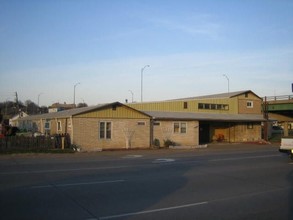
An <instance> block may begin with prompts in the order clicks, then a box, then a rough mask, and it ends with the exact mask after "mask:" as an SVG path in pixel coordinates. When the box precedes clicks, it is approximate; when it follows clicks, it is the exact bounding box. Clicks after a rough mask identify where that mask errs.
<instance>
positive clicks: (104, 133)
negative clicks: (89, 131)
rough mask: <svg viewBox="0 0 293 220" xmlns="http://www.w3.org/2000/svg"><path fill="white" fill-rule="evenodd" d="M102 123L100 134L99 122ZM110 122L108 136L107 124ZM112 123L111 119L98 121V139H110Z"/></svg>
mask: <svg viewBox="0 0 293 220" xmlns="http://www.w3.org/2000/svg"><path fill="white" fill-rule="evenodd" d="M102 123H103V135H101V134H102V133H101V124H102ZM109 124H110V127H109V128H110V137H108V133H107V132H108V130H107V128H108V125H109ZM112 126H113V123H112V122H111V121H99V139H100V140H111V139H112V137H113V132H112V131H113V127H112Z"/></svg>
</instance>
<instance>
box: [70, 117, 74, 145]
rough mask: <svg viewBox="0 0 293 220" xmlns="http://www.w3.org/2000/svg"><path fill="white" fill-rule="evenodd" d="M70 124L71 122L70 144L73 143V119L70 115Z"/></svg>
mask: <svg viewBox="0 0 293 220" xmlns="http://www.w3.org/2000/svg"><path fill="white" fill-rule="evenodd" d="M70 124H71V135H70V142H71V144H73V119H72V116H70Z"/></svg>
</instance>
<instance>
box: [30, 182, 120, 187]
mask: <svg viewBox="0 0 293 220" xmlns="http://www.w3.org/2000/svg"><path fill="white" fill-rule="evenodd" d="M120 182H125V180H108V181H97V182H84V183H65V184H50V185H43V186H32V187H31V189H42V188H51V187H67V186H84V185H95V184H106V183H120Z"/></svg>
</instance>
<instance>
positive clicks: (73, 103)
mask: <svg viewBox="0 0 293 220" xmlns="http://www.w3.org/2000/svg"><path fill="white" fill-rule="evenodd" d="M79 84H80V82H79V83H76V84H75V85H74V91H73V104H74V105H75V88H76V86H77V85H79Z"/></svg>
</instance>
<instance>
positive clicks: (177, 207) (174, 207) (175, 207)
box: [99, 202, 208, 220]
mask: <svg viewBox="0 0 293 220" xmlns="http://www.w3.org/2000/svg"><path fill="white" fill-rule="evenodd" d="M205 204H208V202H197V203H191V204H186V205H179V206H171V207H166V208H161V209H151V210H146V211H141V212H129V213H123V214H119V215H111V216H104V217H100V218H99V219H100V220H104V219H114V218H121V217H126V216H133V215H143V214H148V213H154V212H162V211H168V210H174V209H182V208H187V207H192V206H199V205H205Z"/></svg>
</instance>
